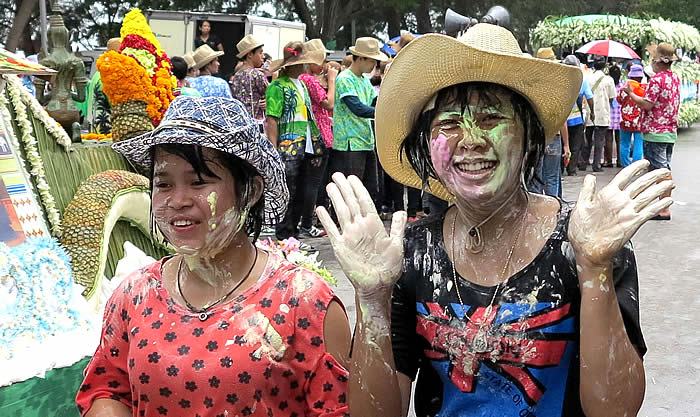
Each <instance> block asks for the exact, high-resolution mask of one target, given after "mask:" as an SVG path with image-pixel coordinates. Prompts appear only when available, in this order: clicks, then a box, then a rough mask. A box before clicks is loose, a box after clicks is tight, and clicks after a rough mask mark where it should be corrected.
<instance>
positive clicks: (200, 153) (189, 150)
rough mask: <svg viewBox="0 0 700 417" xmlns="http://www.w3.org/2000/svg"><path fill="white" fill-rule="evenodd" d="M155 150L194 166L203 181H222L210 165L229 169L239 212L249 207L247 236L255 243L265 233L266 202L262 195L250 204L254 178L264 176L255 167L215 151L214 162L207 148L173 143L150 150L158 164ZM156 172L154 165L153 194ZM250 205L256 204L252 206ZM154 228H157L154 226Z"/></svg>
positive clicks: (152, 170)
mask: <svg viewBox="0 0 700 417" xmlns="http://www.w3.org/2000/svg"><path fill="white" fill-rule="evenodd" d="M156 149H160V150H161V151H163V152H165V153H167V154H171V155H175V156H178V157H180V158H182V159H184V160H185V161H187V162H188V163H189V164H190V165H192V169H193V170H194V172H195V173H196V174H197V176H198V177H199V178H200V179H203V178H202V176H207V177H210V178H219V177H218V176H217V175H216V174H214V172H213V171H212V170H211V168H209V165H208V163H210V162H215V163H219V164H221V165H222V166H223V167H224V168H226V169H228V170H229V172H230V173H231V176H232V177H233V181H234V184H233V185H234V186H235V189H234V190H235V196H236V198H235V201H236V207H238V208H239V209H242V208H243V207H249V209H248V217H247V218H246V222H245V230H246V233H247V234H248V236H252V238H253V241H256V240H258V237H259V236H260V231H261V230H262V224H263V213H264V211H265V198H264V196H263V195H261V196H260V198H259V199H258V201H256V202H252V201H251V200H252V198H253V194H254V191H255V188H254V187H255V186H254V181H255V177H260V176H261V175H260V174H259V173H258V171H256V170H255V168H253V166H252V165H250V164H249V163H248V162H246V161H244V160H243V159H241V158H239V157H237V156H234V155H231V154H229V153H226V152H221V151H219V150H216V149H213V151H214V157H213V158H211V157H206V156H205V155H204V148H203V147H202V146H200V145H184V144H174V143H173V144H165V145H158V146H154V147H153V148H151V160H152V161H155V153H156ZM154 170H155V163H154V164H152V166H151V172H150V179H151V193H153V174H154ZM219 179H220V178H219ZM251 203H253V204H252V205H251ZM152 227H155V223H154V224H153V226H152Z"/></svg>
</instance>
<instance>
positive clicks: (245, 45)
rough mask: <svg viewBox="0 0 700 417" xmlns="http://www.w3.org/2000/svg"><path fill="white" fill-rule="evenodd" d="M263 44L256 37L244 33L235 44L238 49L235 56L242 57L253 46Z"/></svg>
mask: <svg viewBox="0 0 700 417" xmlns="http://www.w3.org/2000/svg"><path fill="white" fill-rule="evenodd" d="M261 46H263V43H262V42H261V41H259V40H257V39H255V36H253V35H252V34H249V35H245V36H244V37H243V39H241V41H240V42H238V43H237V44H236V49H238V54H236V57H237V58H239V59H240V58H243V57H244V56H246V54H247V53H248V52H250V51H252V50H254V49H255V48H258V47H261Z"/></svg>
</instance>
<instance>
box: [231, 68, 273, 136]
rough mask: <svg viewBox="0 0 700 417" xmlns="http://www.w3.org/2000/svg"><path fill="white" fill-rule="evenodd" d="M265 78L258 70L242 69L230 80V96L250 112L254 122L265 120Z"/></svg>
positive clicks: (266, 83)
mask: <svg viewBox="0 0 700 417" xmlns="http://www.w3.org/2000/svg"><path fill="white" fill-rule="evenodd" d="M267 85H268V82H267V78H266V77H265V74H263V72H262V71H261V70H260V69H256V68H244V69H241V70H240V71H238V72H237V73H236V74H235V75H234V76H233V78H232V79H231V94H232V95H233V98H236V99H238V100H239V101H240V102H241V103H243V106H244V107H245V108H246V109H247V110H248V111H249V112H250V114H251V115H252V116H253V118H254V119H255V120H257V121H258V122H259V123H262V121H263V120H265V90H267Z"/></svg>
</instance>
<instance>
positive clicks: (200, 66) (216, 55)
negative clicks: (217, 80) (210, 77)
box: [194, 51, 224, 69]
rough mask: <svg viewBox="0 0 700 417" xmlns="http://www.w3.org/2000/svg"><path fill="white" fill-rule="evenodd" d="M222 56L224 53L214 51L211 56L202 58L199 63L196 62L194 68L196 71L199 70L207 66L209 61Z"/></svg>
mask: <svg viewBox="0 0 700 417" xmlns="http://www.w3.org/2000/svg"><path fill="white" fill-rule="evenodd" d="M223 54H224V51H216V52H214V53H213V54H212V55H209V56H208V57H206V58H204V59H203V60H202V61H201V62H199V63H198V62H196V61H195V63H194V67H195V68H197V69H201V68H202V67H205V66H206V65H207V64H209V63H210V62H211V61H213V60H215V59H216V58H218V57H220V56H222V55H223Z"/></svg>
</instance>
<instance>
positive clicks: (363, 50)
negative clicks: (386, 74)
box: [350, 37, 389, 61]
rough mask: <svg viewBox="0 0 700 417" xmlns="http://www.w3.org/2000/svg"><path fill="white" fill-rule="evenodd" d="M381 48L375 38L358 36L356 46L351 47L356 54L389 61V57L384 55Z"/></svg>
mask: <svg viewBox="0 0 700 417" xmlns="http://www.w3.org/2000/svg"><path fill="white" fill-rule="evenodd" d="M379 48H381V45H380V44H379V41H378V40H376V39H374V38H370V37H366V38H357V40H356V41H355V46H351V47H350V52H351V53H352V54H353V55H355V56H361V57H364V58H371V59H376V60H377V61H388V60H389V57H388V56H386V55H384V54H383V53H382V52H381V51H380V50H379Z"/></svg>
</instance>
